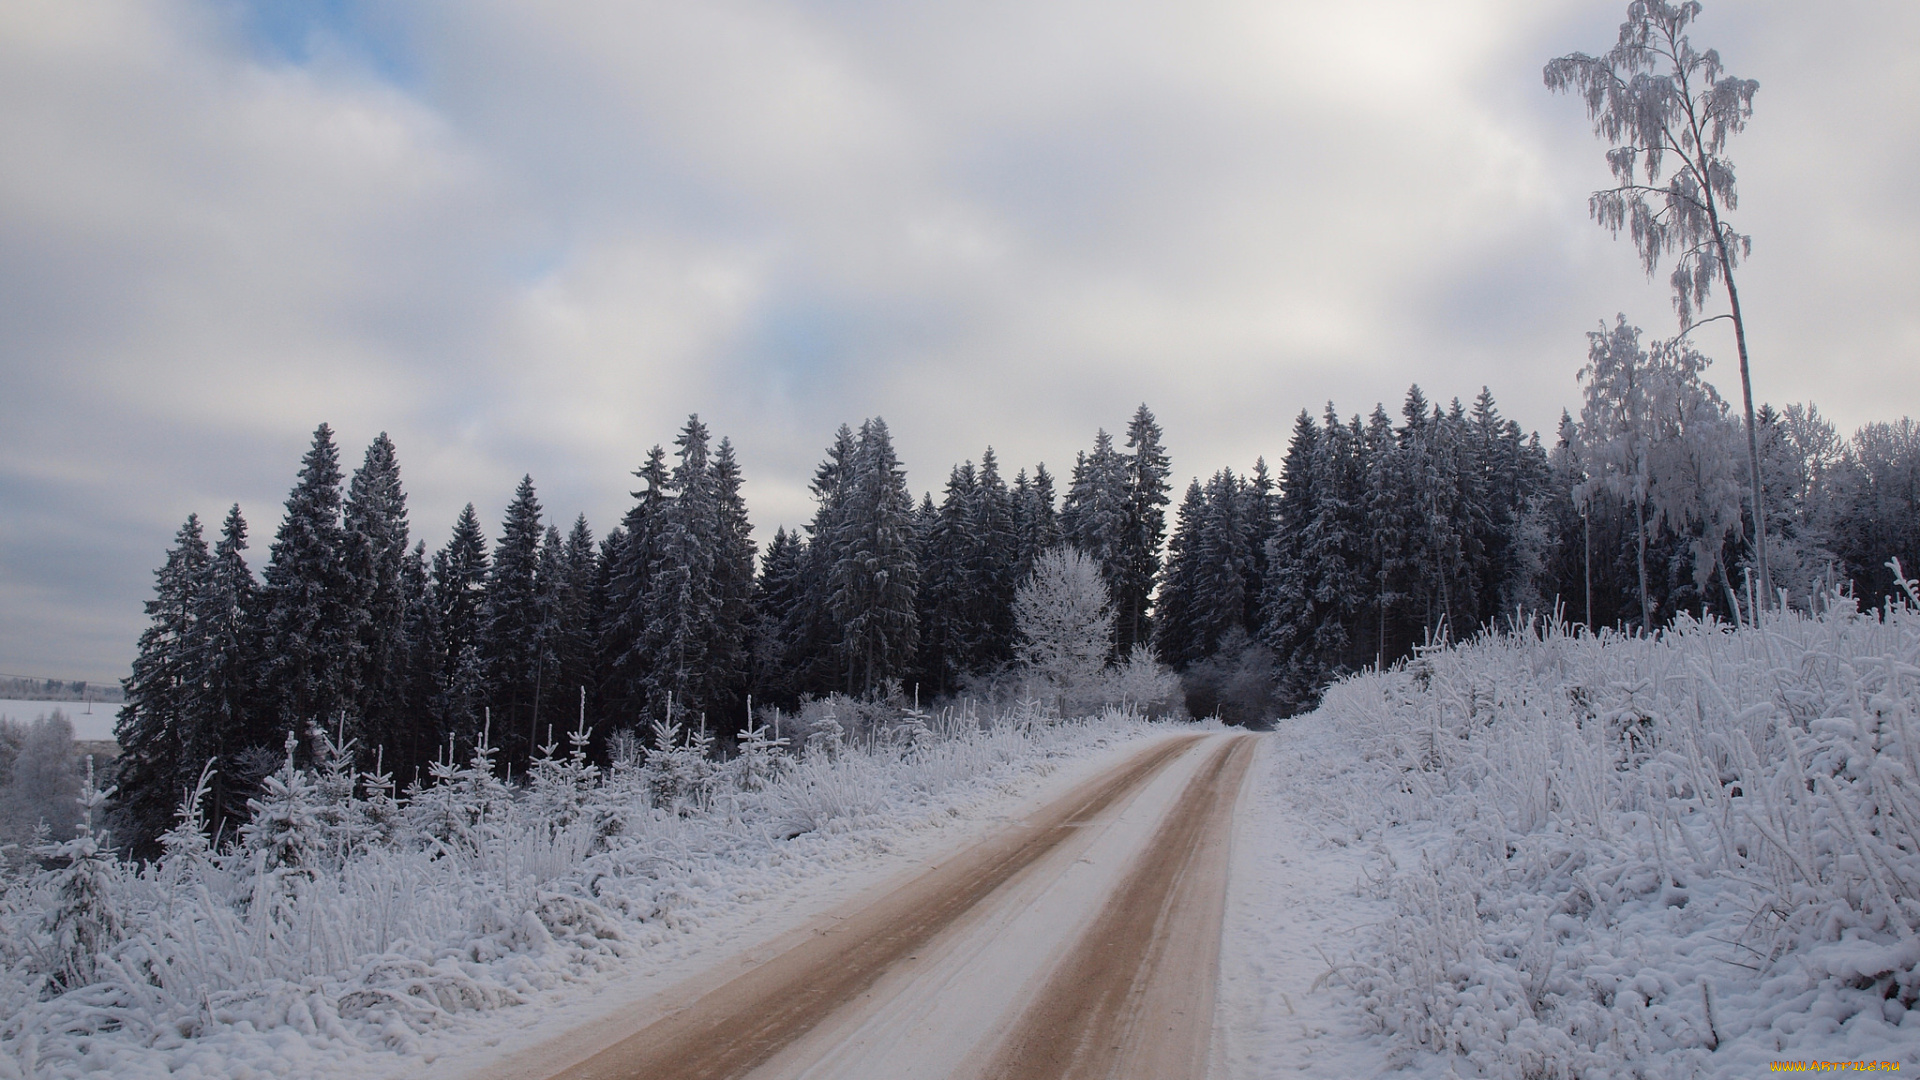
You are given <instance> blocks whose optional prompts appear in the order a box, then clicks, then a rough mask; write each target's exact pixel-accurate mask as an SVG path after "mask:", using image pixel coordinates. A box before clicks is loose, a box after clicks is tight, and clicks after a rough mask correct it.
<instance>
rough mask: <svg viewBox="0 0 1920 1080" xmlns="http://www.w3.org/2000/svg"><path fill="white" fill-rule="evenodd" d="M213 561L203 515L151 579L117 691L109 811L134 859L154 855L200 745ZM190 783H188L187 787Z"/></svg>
mask: <svg viewBox="0 0 1920 1080" xmlns="http://www.w3.org/2000/svg"><path fill="white" fill-rule="evenodd" d="M211 561H212V560H211V556H209V554H208V552H207V541H206V538H205V537H204V536H203V535H202V534H201V529H200V516H199V515H198V514H189V515H187V520H186V523H185V524H184V525H182V526H181V527H180V532H179V533H178V534H177V535H176V536H175V537H174V544H173V547H172V548H171V549H170V550H169V551H168V552H167V557H166V561H165V562H164V563H162V564H161V566H160V569H159V570H157V571H155V572H154V586H153V591H154V598H153V599H152V600H149V601H147V602H146V609H147V618H148V620H150V621H149V625H148V626H147V628H146V630H144V631H142V632H141V634H140V643H139V652H138V653H137V654H136V655H135V657H134V660H133V673H132V674H131V675H129V676H128V677H127V678H126V679H125V680H124V681H123V683H122V684H121V685H122V687H123V689H124V690H125V692H126V704H124V705H122V706H121V708H120V714H119V716H118V717H117V718H116V719H115V721H114V728H113V735H114V740H115V741H116V742H118V743H119V744H120V760H119V767H118V776H119V791H118V793H117V794H116V796H115V798H114V805H113V809H112V814H113V819H114V827H115V831H116V832H117V833H118V834H119V836H120V838H121V841H122V843H124V844H126V845H127V847H128V848H129V850H131V851H132V852H133V853H134V854H135V855H138V856H142V857H148V856H151V855H153V854H155V853H156V852H157V851H158V841H159V837H160V834H161V833H164V832H166V831H167V828H168V826H169V825H170V824H171V819H172V817H173V808H174V807H175V806H177V805H179V801H180V790H179V787H180V781H181V778H182V777H183V776H185V775H186V773H187V771H188V768H189V767H190V765H191V767H192V768H193V769H194V771H195V773H196V775H197V773H198V765H197V764H192V763H190V762H189V761H188V760H187V754H188V753H189V751H188V749H187V748H188V746H189V745H190V744H192V745H195V746H197V745H198V744H200V743H201V742H202V741H203V738H202V735H201V733H200V732H198V731H197V730H195V728H196V725H197V724H198V723H199V722H200V720H201V719H202V717H203V715H204V709H203V702H202V700H201V696H200V695H201V689H202V687H201V684H200V678H199V676H200V671H199V670H198V669H197V664H196V663H195V661H196V660H197V659H202V658H200V657H196V656H195V655H194V654H195V653H196V652H197V651H198V645H199V642H198V640H197V638H198V616H199V614H200V612H201V604H200V590H201V589H202V588H203V587H204V586H205V583H206V581H207V578H208V567H209V566H210V564H211ZM188 783H189V784H191V781H188Z"/></svg>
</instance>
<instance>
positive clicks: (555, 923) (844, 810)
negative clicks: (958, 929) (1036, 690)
mask: <svg viewBox="0 0 1920 1080" xmlns="http://www.w3.org/2000/svg"><path fill="white" fill-rule="evenodd" d="M880 708H882V706H876V707H875V711H874V712H873V715H872V717H870V718H869V720H871V728H872V734H871V736H870V737H868V738H864V739H861V740H859V741H853V740H849V741H848V742H846V743H845V744H843V745H840V746H839V747H838V748H837V749H836V750H835V751H834V752H833V753H832V754H806V755H801V756H795V755H793V754H792V753H791V752H790V750H789V747H788V746H787V745H786V743H787V740H786V739H785V738H784V737H782V738H775V737H773V736H772V735H771V733H769V732H766V731H764V730H763V729H759V728H753V729H750V730H749V731H748V732H747V734H746V736H745V737H744V738H743V739H742V740H741V745H740V753H739V754H738V756H736V757H735V758H734V759H732V760H730V761H727V762H718V761H715V760H713V759H712V758H711V757H710V756H708V755H707V753H706V750H707V748H708V747H709V746H710V743H709V742H708V741H707V740H704V739H702V738H701V736H700V734H699V733H698V732H697V731H695V732H686V731H681V730H678V729H677V727H676V726H674V725H664V726H663V730H659V731H655V732H652V733H651V734H652V735H653V739H652V743H653V745H651V746H640V745H634V744H630V745H629V749H628V752H626V753H624V754H620V755H617V756H616V759H615V761H614V762H613V764H612V765H611V766H610V767H609V768H608V769H607V770H605V771H604V772H602V771H601V770H600V769H598V768H597V767H595V766H594V765H592V764H590V763H589V762H588V761H587V760H586V757H585V747H586V744H587V737H588V732H586V731H585V730H584V728H583V729H581V730H580V731H578V732H576V733H575V735H574V736H571V737H570V738H569V743H570V748H569V751H568V753H567V755H566V756H564V757H560V756H556V754H555V752H554V751H555V750H557V749H558V747H557V746H553V745H550V746H549V747H548V748H547V749H546V751H545V753H544V756H543V757H542V758H540V759H538V760H536V762H535V763H534V766H533V769H532V770H531V773H530V775H529V776H527V777H526V778H525V779H524V782H522V783H520V784H518V785H515V786H509V785H507V784H505V783H503V782H502V781H501V780H499V779H498V778H496V776H495V775H494V771H493V750H492V749H491V748H490V747H488V746H486V745H485V744H484V742H483V744H482V745H481V746H480V747H479V748H478V749H477V751H476V752H475V754H474V755H473V756H472V757H471V758H470V759H469V760H468V761H467V762H466V763H465V764H460V765H456V764H455V763H454V762H453V759H452V757H451V755H446V756H444V757H443V760H442V761H440V762H438V763H436V764H435V766H434V768H433V769H432V772H431V781H430V782H428V783H424V784H416V785H413V786H412V787H411V788H410V790H409V792H408V793H407V795H406V797H405V798H401V799H396V798H395V797H394V796H393V794H392V782H391V779H390V778H388V777H387V776H385V775H383V774H381V773H380V772H379V769H378V767H377V766H376V769H375V771H374V772H373V773H366V774H360V775H359V776H358V777H357V778H356V779H355V780H354V781H353V782H347V781H346V780H345V777H347V776H350V775H351V774H350V773H347V772H346V770H345V768H344V766H343V765H342V764H340V762H339V760H338V759H339V758H341V757H342V756H343V755H340V754H339V753H338V751H340V750H341V749H343V748H340V747H333V748H332V749H331V750H330V749H329V746H328V744H327V742H326V740H325V737H324V735H322V736H317V740H318V742H317V746H316V760H317V762H318V763H319V764H318V767H317V768H315V769H303V768H300V767H298V766H297V764H295V763H294V762H293V760H292V759H291V758H289V759H287V760H286V761H285V762H283V764H282V767H281V769H280V770H279V771H277V772H276V773H274V774H273V776H272V777H271V778H270V782H269V783H267V784H266V785H264V791H263V794H262V796H261V798H260V799H259V806H258V808H257V809H256V812H255V813H256V817H255V821H254V822H253V823H251V825H250V826H249V828H248V830H246V831H245V832H244V833H243V838H242V839H241V841H240V842H239V843H236V844H232V845H228V846H226V847H225V848H216V847H214V846H213V845H211V844H209V843H208V841H207V839H206V835H205V832H204V827H205V820H204V816H203V813H202V802H203V800H204V798H205V794H206V789H207V787H208V781H207V778H205V777H203V779H202V783H201V784H200V786H199V789H198V790H196V791H194V792H188V793H185V798H183V800H182V803H181V807H180V823H179V824H178V826H177V827H176V828H174V829H173V830H171V831H170V832H168V833H167V834H166V837H165V838H164V840H163V843H162V850H163V854H162V856H161V857H160V858H159V860H158V861H156V862H154V863H151V864H145V865H141V866H133V865H129V864H125V863H121V862H119V861H117V860H115V859H114V858H112V856H111V854H110V853H109V852H108V850H107V849H106V848H105V847H104V845H103V844H101V843H99V842H97V841H96V839H95V838H94V837H93V836H92V834H91V832H90V831H89V829H88V828H85V827H83V828H82V829H81V831H80V835H78V836H76V837H73V838H71V839H67V840H62V841H60V842H59V843H57V844H52V845H50V846H47V847H45V848H44V849H43V855H42V857H43V858H45V859H47V860H49V867H48V868H46V869H40V870H37V871H34V870H31V868H27V867H24V866H23V867H22V868H21V869H18V870H16V869H12V867H13V866H14V865H15V864H16V863H19V862H20V859H19V858H18V857H15V856H10V858H9V864H8V865H9V869H8V871H7V872H6V873H5V874H4V875H0V1078H4V1077H11V1076H16V1075H22V1076H46V1077H60V1076H74V1075H78V1074H80V1073H83V1072H97V1071H99V1070H100V1069H103V1068H105V1069H109V1070H110V1071H115V1072H143V1073H144V1072H147V1071H152V1072H167V1071H173V1070H175V1069H176V1068H178V1067H179V1066H180V1065H181V1063H182V1062H187V1061H191V1062H195V1063H196V1064H194V1065H193V1067H194V1068H202V1069H204V1068H207V1067H208V1066H206V1065H205V1062H206V1061H209V1060H212V1061H225V1060H229V1059H227V1058H225V1057H222V1055H228V1054H238V1055H242V1056H244V1055H245V1054H248V1053H258V1054H265V1055H268V1056H267V1057H266V1058H260V1059H257V1061H256V1064H257V1062H258V1061H269V1062H272V1061H279V1060H280V1059H279V1058H277V1057H274V1056H273V1055H277V1054H280V1053H282V1050H281V1049H272V1050H269V1049H268V1047H269V1046H270V1045H272V1046H279V1045H281V1044H280V1043H278V1042H276V1041H275V1040H281V1039H282V1038H283V1037H284V1038H290V1039H293V1040H295V1041H297V1042H299V1043H303V1044H305V1045H306V1046H308V1047H310V1048H314V1049H315V1051H316V1052H318V1051H319V1050H321V1049H325V1052H326V1053H328V1054H333V1055H336V1056H337V1055H339V1054H341V1053H370V1052H381V1051H395V1052H401V1053H420V1052H424V1049H425V1048H426V1047H427V1046H429V1045H430V1041H431V1040H432V1039H433V1038H434V1036H435V1032H436V1031H438V1030H440V1029H442V1028H445V1027H446V1026H447V1025H449V1024H453V1023H456V1022H458V1020H459V1018H460V1017H461V1016H462V1015H463V1014H471V1013H474V1012H476V1011H484V1010H490V1009H498V1008H505V1007H509V1006H512V1005H514V1004H516V1003H519V1002H524V1001H528V1000H530V999H531V998H533V997H534V996H535V995H538V994H540V993H542V992H544V991H548V990H551V989H554V988H556V987H559V986H561V985H563V984H566V983H570V982H577V981H579V980H583V979H587V978H590V977H593V976H595V975H596V974H598V973H602V972H607V971H610V970H612V969H614V968H615V967H617V966H618V965H620V964H623V963H627V962H629V961H631V960H632V959H633V958H635V957H638V956H641V955H643V954H644V953H645V951H646V950H647V949H648V948H651V947H654V946H657V945H660V944H661V943H663V942H666V941H667V940H669V938H670V937H672V936H673V935H675V934H678V933H682V932H685V931H688V930H690V929H692V928H694V927H697V926H699V925H700V924H701V921H702V920H703V919H704V918H706V917H708V915H707V913H709V912H712V911H715V910H721V909H725V908H727V907H728V906H729V905H735V904H738V903H742V902H746V901H749V900H752V899H753V898H755V897H759V896H764V895H766V894H767V892H768V891H771V890H774V889H777V888H779V887H781V883H783V882H788V881H791V880H793V879H797V878H800V877H804V876H805V875H807V874H811V873H818V872H819V870H820V867H821V866H822V865H823V864H825V863H827V862H831V861H832V860H834V859H844V858H847V857H848V854H849V852H852V851H857V850H865V849H867V848H866V845H868V844H869V843H870V842H872V841H869V840H862V839H861V837H862V836H863V835H865V836H868V837H871V838H874V839H876V840H877V839H878V838H882V837H884V835H885V834H886V831H887V830H889V829H895V828H899V827H901V826H902V825H903V823H912V822H924V821H929V820H936V819H940V818H944V817H945V816H946V810H947V809H949V808H955V807H957V806H958V805H959V804H960V803H962V802H964V801H966V800H968V799H971V798H976V797H978V796H979V795H980V794H981V793H984V792H990V791H993V790H995V788H996V786H997V785H999V784H1000V783H1002V782H1004V781H1005V780H1006V779H1008V778H1009V777H1011V776H1012V775H1014V774H1016V773H1018V772H1024V771H1033V770H1043V769H1046V768H1048V767H1049V765H1048V763H1049V762H1050V761H1051V760H1054V759H1056V758H1063V757H1066V756H1069V755H1075V754H1083V753H1085V752H1086V751H1087V750H1088V749H1090V748H1092V747H1096V746H1099V745H1102V744H1105V743H1107V742H1110V741H1112V740H1115V739H1124V738H1129V737H1132V736H1134V735H1136V734H1138V733H1140V732H1141V731H1143V730H1144V728H1143V727H1142V725H1141V724H1140V723H1139V722H1138V721H1137V719H1135V718H1133V717H1132V716H1129V715H1120V714H1116V715H1112V716H1109V717H1107V718H1105V719H1102V720H1099V721H1096V722H1092V723H1086V724H1038V725H1031V724H1029V725H1022V724H1017V723H1012V722H1001V721H1000V720H998V719H995V720H993V721H989V722H985V723H983V722H981V721H980V719H979V718H978V717H976V716H974V715H973V714H971V713H969V712H965V711H955V710H942V711H941V712H940V713H938V714H926V713H920V712H918V711H916V710H910V709H901V708H895V707H891V706H885V707H884V708H888V709H891V712H889V713H884V714H883V713H882V712H880V711H878V710H879V709H880ZM330 754H331V755H333V756H332V757H330V756H329V755H330ZM85 796H86V798H87V799H91V800H92V802H93V803H97V801H98V798H99V794H98V793H97V792H93V791H92V789H91V787H90V786H89V787H88V788H87V789H86V791H85ZM88 805H91V803H89V804H88ZM85 809H86V808H85V807H84V806H83V807H82V814H81V819H82V822H83V826H84V825H85V823H86V822H87V821H88V819H87V817H86V815H85ZM249 1047H253V1048H254V1049H253V1050H249V1049H248V1048H249ZM208 1055H211V1057H209V1056H208ZM233 1060H238V1059H237V1058H236V1059H233ZM142 1062H144V1063H145V1064H140V1063H142ZM108 1063H113V1064H108ZM136 1066H137V1067H136ZM263 1067H265V1066H263ZM265 1068H266V1071H269V1072H277V1071H283V1069H284V1066H283V1065H275V1066H272V1067H265ZM223 1071H235V1070H232V1069H224V1067H223Z"/></svg>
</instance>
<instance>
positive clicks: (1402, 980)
mask: <svg viewBox="0 0 1920 1080" xmlns="http://www.w3.org/2000/svg"><path fill="white" fill-rule="evenodd" d="M1318 720H1319V721H1320V722H1324V723H1327V724H1331V725H1335V726H1336V727H1337V728H1338V730H1339V731H1340V732H1342V733H1344V734H1345V736H1346V737H1347V738H1348V739H1349V740H1350V741H1351V743H1352V744H1353V745H1354V746H1355V747H1356V748H1357V749H1358V750H1359V751H1360V752H1361V755H1362V756H1363V757H1364V758H1365V759H1366V760H1367V762H1368V763H1369V764H1368V767H1367V768H1365V769H1363V770H1361V771H1360V772H1359V773H1357V774H1350V779H1349V780H1348V781H1347V784H1348V785H1349V786H1348V787H1347V788H1346V789H1344V790H1340V791H1330V792H1328V798H1329V799H1330V800H1332V801H1333V802H1335V803H1338V804H1340V806H1339V808H1338V809H1337V810H1336V811H1335V814H1334V816H1335V818H1337V819H1341V820H1342V821H1343V824H1344V826H1345V835H1344V836H1343V837H1342V842H1346V843H1352V842H1363V843H1371V844H1372V845H1373V847H1374V849H1375V851H1376V852H1377V857H1376V861H1375V863H1374V867H1373V872H1372V874H1371V876H1372V879H1373V881H1372V884H1373V886H1374V888H1375V889H1376V890H1377V892H1378V894H1379V895H1380V896H1381V897H1383V898H1385V899H1387V900H1388V901H1390V904H1391V909H1392V912H1393V913H1392V915H1391V916H1390V917H1388V918H1387V919H1385V920H1384V921H1383V922H1382V923H1380V924H1379V925H1377V926H1376V927H1374V928H1373V931H1372V933H1371V934H1370V940H1369V941H1367V943H1366V944H1365V945H1363V946H1362V947H1360V948H1358V949H1357V950H1355V951H1354V952H1353V953H1352V954H1351V955H1349V956H1347V957H1344V958H1342V962H1341V963H1340V964H1339V965H1338V967H1337V968H1336V971H1335V973H1334V975H1335V977H1336V978H1337V979H1338V980H1339V981H1340V982H1342V983H1344V984H1345V985H1346V986H1348V987H1350V988H1351V989H1352V990H1353V991H1354V992H1356V993H1357V995H1358V999H1359V1003H1360V1004H1361V1005H1362V1006H1363V1007H1364V1009H1365V1010H1366V1012H1367V1014H1368V1016H1369V1018H1370V1019H1371V1021H1372V1022H1373V1023H1374V1024H1375V1025H1376V1026H1377V1029H1378V1030H1381V1031H1384V1032H1386V1033H1387V1034H1388V1035H1389V1036H1390V1038H1391V1039H1392V1040H1393V1042H1394V1044H1395V1046H1396V1047H1397V1053H1396V1060H1397V1061H1398V1062H1400V1063H1402V1064H1404V1065H1407V1066H1410V1067H1412V1068H1414V1069H1415V1070H1416V1071H1421V1072H1430V1073H1432V1074H1434V1075H1439V1074H1440V1073H1441V1071H1442V1070H1443V1069H1444V1070H1446V1071H1447V1073H1448V1074H1449V1075H1451V1074H1452V1073H1454V1072H1458V1073H1460V1074H1462V1075H1481V1076H1491V1077H1562V1076H1565V1077H1602V1076H1621V1077H1628V1076H1632V1077H1640V1076H1648V1077H1653V1076H1675V1077H1678V1076H1693V1075H1739V1076H1746V1075H1752V1074H1754V1073H1756V1072H1758V1071H1762V1070H1765V1069H1767V1068H1768V1063H1769V1062H1772V1061H1776V1060H1796V1059H1798V1060H1805V1059H1809V1058H1818V1059H1824V1060H1829V1061H1835V1060H1838V1061H1849V1060H1869V1061H1870V1060H1882V1061H1887V1060H1894V1061H1897V1060H1900V1059H1902V1058H1905V1059H1906V1061H1907V1064H1908V1067H1909V1068H1911V1067H1912V1065H1913V1064H1914V1063H1915V1059H1916V1048H1920V1007H1917V1006H1920V973H1917V972H1916V963H1920V939H1916V934H1915V927H1916V926H1920V612H1916V611H1915V610H1914V608H1912V607H1911V606H1901V607H1896V608H1895V609H1894V610H1892V611H1890V612H1889V613H1887V614H1886V615H1885V616H1884V617H1880V616H1872V615H1857V614H1851V613H1841V612H1838V611H1834V612H1829V613H1827V614H1824V615H1822V616H1818V617H1813V616H1808V615H1804V614H1799V613H1791V612H1789V613H1781V614H1777V615H1772V616H1769V617H1768V618H1767V619H1766V621H1765V623H1764V625H1763V626H1761V627H1759V628H1757V629H1742V630H1738V631H1735V630H1732V629H1729V628H1727V627H1725V626H1718V625H1701V624H1697V623H1691V622H1683V623H1682V624H1681V625H1679V626H1677V627H1675V628H1673V629H1672V630H1671V631H1669V632H1667V633H1666V634H1664V635H1662V636H1661V637H1659V638H1657V639H1651V640H1650V639H1642V638H1629V637H1621V636H1618V635H1613V634H1601V635H1599V636H1598V637H1594V636H1588V635H1586V634H1584V633H1579V634H1576V633H1572V632H1570V631H1569V630H1568V629H1567V628H1565V627H1548V628H1544V629H1540V630H1537V631H1536V632H1534V633H1532V634H1526V635H1519V636H1511V637H1490V638H1486V639H1483V640H1479V641H1476V642H1473V643H1471V644H1466V645H1461V646H1458V647H1456V648H1451V649H1446V650H1436V651H1430V652H1427V653H1426V654H1424V655H1423V656H1421V657H1420V658H1418V659H1416V660H1415V661H1413V662H1412V663H1410V664H1408V665H1404V666H1402V667H1399V668H1395V669H1393V670H1389V671H1387V672H1384V673H1378V674H1369V675H1365V676H1361V677H1358V678H1355V679H1352V680H1349V681H1347V682H1345V683H1342V684H1340V685H1339V686H1336V687H1334V688H1332V689H1331V690H1330V691H1329V692H1328V694H1327V696H1326V700H1325V703H1324V705H1323V707H1322V709H1321V711H1320V713H1319V714H1318Z"/></svg>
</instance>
